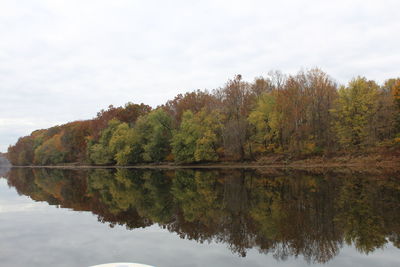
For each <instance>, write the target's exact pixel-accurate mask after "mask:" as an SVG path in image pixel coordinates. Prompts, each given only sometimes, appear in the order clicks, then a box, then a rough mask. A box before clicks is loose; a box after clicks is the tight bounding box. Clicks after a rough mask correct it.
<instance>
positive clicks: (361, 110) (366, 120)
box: [333, 77, 379, 147]
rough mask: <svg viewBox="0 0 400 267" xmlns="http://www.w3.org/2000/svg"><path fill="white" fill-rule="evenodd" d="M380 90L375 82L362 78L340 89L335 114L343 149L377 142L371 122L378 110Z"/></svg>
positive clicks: (337, 131)
mask: <svg viewBox="0 0 400 267" xmlns="http://www.w3.org/2000/svg"><path fill="white" fill-rule="evenodd" d="M378 88H379V86H378V85H377V84H376V83H375V82H374V81H368V80H367V79H366V78H362V77H358V78H356V79H354V80H352V81H351V82H350V83H349V85H348V86H347V87H342V88H340V90H339V98H338V101H337V107H336V109H334V110H333V112H334V114H335V115H336V123H335V129H336V133H337V136H338V138H339V142H340V143H341V145H342V146H343V147H359V146H362V145H366V144H372V143H373V142H374V141H375V140H374V135H373V133H372V131H371V129H372V125H371V124H370V122H371V121H372V118H373V116H374V115H375V113H376V110H377V101H376V99H377V95H378Z"/></svg>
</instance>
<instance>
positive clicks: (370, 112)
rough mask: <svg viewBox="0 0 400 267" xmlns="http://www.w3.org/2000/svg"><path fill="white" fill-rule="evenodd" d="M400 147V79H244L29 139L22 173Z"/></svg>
mask: <svg viewBox="0 0 400 267" xmlns="http://www.w3.org/2000/svg"><path fill="white" fill-rule="evenodd" d="M378 146H381V147H385V148H393V147H399V146H400V78H396V79H388V80H387V81H385V82H384V83H383V85H378V84H377V83H376V82H375V81H372V80H367V79H366V78H364V77H357V78H354V79H353V80H351V81H350V82H349V83H348V85H347V86H339V85H338V84H337V83H336V82H335V81H334V80H333V79H332V78H331V77H330V76H328V75H327V74H326V73H324V72H322V71H321V70H319V69H312V70H309V71H301V72H299V73H297V74H296V75H285V74H282V73H281V72H279V71H274V72H270V73H269V74H268V76H266V77H257V78H256V79H255V80H254V82H252V83H250V82H245V81H243V80H242V77H241V75H237V76H235V77H234V78H233V79H232V80H229V81H228V82H227V83H226V84H225V85H224V86H223V87H221V88H218V89H215V90H213V91H211V92H209V91H201V90H197V91H194V92H190V93H186V94H184V95H182V94H179V95H177V96H176V97H175V98H174V99H173V100H169V101H168V102H167V103H165V104H164V105H161V106H159V107H157V108H156V109H152V108H151V107H150V106H148V105H145V104H140V105H139V104H133V103H130V102H129V103H127V104H126V105H125V106H124V107H114V106H110V107H109V108H108V109H107V110H101V111H100V112H99V113H98V114H97V117H95V118H94V119H91V120H86V121H75V122H71V123H67V124H64V125H60V126H54V127H51V128H49V129H45V130H37V131H34V132H32V134H31V135H29V136H26V137H22V138H20V139H19V140H18V142H17V143H16V144H15V145H14V146H10V147H9V149H8V158H9V160H10V161H11V162H12V163H13V164H14V165H32V164H35V165H51V164H60V163H85V164H95V165H114V164H116V165H130V164H136V163H153V162H166V161H171V162H172V161H175V162H177V163H194V162H218V161H234V160H255V159H257V158H259V157H262V156H267V155H277V154H279V155H286V156H289V157H309V156H315V155H326V156H329V155H334V154H335V153H339V152H343V151H346V152H351V151H363V150H366V149H367V148H371V147H378Z"/></svg>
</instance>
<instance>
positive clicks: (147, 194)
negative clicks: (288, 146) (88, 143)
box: [0, 169, 400, 267]
mask: <svg viewBox="0 0 400 267" xmlns="http://www.w3.org/2000/svg"><path fill="white" fill-rule="evenodd" d="M3 176H5V178H4V179H0V231H1V235H0V265H1V266H42V267H43V266H89V265H93V264H99V263H105V262H115V261H129V262H140V263H147V264H151V265H155V266H157V267H167V266H171V267H172V266H222V267H223V266H399V265H400V250H399V249H398V248H399V247H400V174H399V173H396V172H391V171H375V172H373V173H365V172H352V171H348V170H322V171H318V172H315V171H314V172H308V171H294V170H289V171H282V170H272V169H266V170H257V171H256V170H241V169H236V170H191V169H184V170H128V169H117V170H115V169H95V170H61V169H12V170H11V171H10V172H8V173H7V174H5V175H3Z"/></svg>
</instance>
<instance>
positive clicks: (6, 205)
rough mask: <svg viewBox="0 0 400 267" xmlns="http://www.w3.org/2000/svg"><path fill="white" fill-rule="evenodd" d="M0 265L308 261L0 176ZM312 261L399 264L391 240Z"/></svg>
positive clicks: (162, 265) (283, 263)
mask: <svg viewBox="0 0 400 267" xmlns="http://www.w3.org/2000/svg"><path fill="white" fill-rule="evenodd" d="M0 233H1V234H0V265H1V266H16V267H19V266H21V267H22V266H24V267H25V266H40V267H45V266H65V267H67V266H68V267H74V266H88V265H93V264H100V263H106V262H126V261H129V262H139V263H146V264H150V265H155V266H157V267H173V266H174V267H183V266H198V267H200V266H218V267H225V266H226V267H227V266H258V267H261V266H276V265H279V266H308V264H307V263H306V262H305V261H303V260H302V257H299V259H295V258H289V259H288V260H286V261H277V260H275V259H274V258H273V257H272V255H265V254H260V253H258V251H257V250H256V249H251V250H249V251H248V254H247V257H246V258H240V257H238V256H237V255H234V254H232V252H231V251H230V250H229V249H228V248H227V247H226V245H225V244H215V243H211V244H208V243H204V244H200V243H197V242H196V241H190V240H183V239H180V238H179V237H178V236H177V234H175V233H169V232H168V231H167V230H164V229H161V228H159V227H158V226H156V225H153V226H151V227H148V228H145V229H141V228H139V229H135V230H132V231H128V230H126V229H125V228H124V227H122V226H116V227H114V228H110V227H109V226H108V225H107V224H102V223H99V222H98V221H97V218H96V216H93V215H92V214H91V213H89V212H74V211H70V210H67V209H58V208H56V207H55V206H50V205H48V204H47V203H44V202H33V201H32V200H30V198H29V197H26V196H18V194H17V193H16V191H15V189H14V188H9V187H8V185H7V181H6V180H5V179H0ZM312 266H352V267H353V266H385V267H386V266H388V267H389V266H400V251H399V250H398V249H396V248H394V247H392V246H387V248H386V249H385V250H380V249H378V250H376V251H374V252H373V253H371V254H369V255H368V256H366V255H364V254H359V253H358V252H356V251H355V249H354V248H350V247H345V248H343V249H342V250H341V252H340V253H339V255H338V256H337V257H335V258H334V259H332V260H331V261H329V262H328V263H327V264H320V265H312Z"/></svg>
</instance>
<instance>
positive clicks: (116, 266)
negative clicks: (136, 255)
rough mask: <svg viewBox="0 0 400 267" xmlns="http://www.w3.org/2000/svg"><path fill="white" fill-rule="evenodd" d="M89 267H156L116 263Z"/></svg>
mask: <svg viewBox="0 0 400 267" xmlns="http://www.w3.org/2000/svg"><path fill="white" fill-rule="evenodd" d="M89 267H154V266H151V265H145V264H140V263H130V262H115V263H105V264H100V265H92V266H89Z"/></svg>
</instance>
